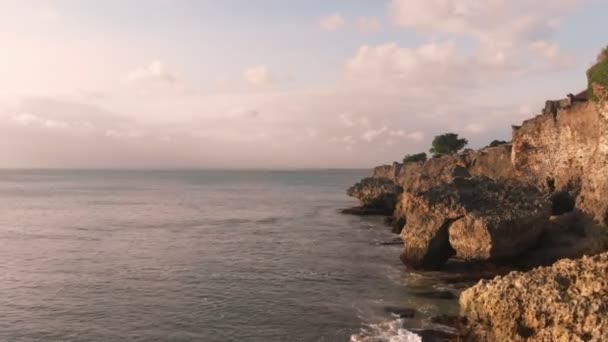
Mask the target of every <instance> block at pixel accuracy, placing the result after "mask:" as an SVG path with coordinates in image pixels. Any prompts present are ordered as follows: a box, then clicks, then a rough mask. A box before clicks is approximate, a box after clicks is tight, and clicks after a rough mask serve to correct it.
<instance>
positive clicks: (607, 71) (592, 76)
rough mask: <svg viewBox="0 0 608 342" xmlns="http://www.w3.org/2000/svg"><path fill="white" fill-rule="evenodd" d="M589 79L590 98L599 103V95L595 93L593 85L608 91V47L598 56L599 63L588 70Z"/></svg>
mask: <svg viewBox="0 0 608 342" xmlns="http://www.w3.org/2000/svg"><path fill="white" fill-rule="evenodd" d="M587 79H588V80H589V88H588V92H589V98H590V99H592V100H593V101H597V100H598V98H597V95H596V94H594V92H593V86H592V85H593V84H594V83H596V84H599V85H601V86H603V87H605V88H607V89H608V46H607V47H605V48H603V49H602V51H601V52H600V54H599V55H598V56H597V61H596V63H595V65H594V66H592V67H591V68H590V69H589V70H587Z"/></svg>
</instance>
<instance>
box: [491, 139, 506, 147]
mask: <svg viewBox="0 0 608 342" xmlns="http://www.w3.org/2000/svg"><path fill="white" fill-rule="evenodd" d="M506 143H507V142H506V141H504V140H492V142H491V143H490V145H488V147H496V146H500V145H504V144H506Z"/></svg>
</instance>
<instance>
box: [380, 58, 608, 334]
mask: <svg viewBox="0 0 608 342" xmlns="http://www.w3.org/2000/svg"><path fill="white" fill-rule="evenodd" d="M607 69H608V68H607ZM604 76H605V78H606V79H607V80H608V75H604ZM604 76H603V77H604ZM607 84H608V81H607ZM591 89H592V90H593V97H592V98H593V101H589V102H587V100H586V97H585V99H583V100H580V101H578V100H577V101H574V100H576V97H569V98H568V99H567V100H558V101H548V102H547V106H546V108H545V110H544V111H543V113H542V114H540V115H538V116H536V117H534V118H532V119H530V120H526V121H525V122H523V123H522V125H521V126H514V128H513V137H512V142H511V143H510V144H504V145H500V146H497V147H491V148H484V149H480V150H478V151H467V152H463V153H460V154H457V155H451V156H444V157H440V158H432V159H430V160H427V161H426V162H411V163H405V164H400V163H394V164H393V165H385V166H382V167H378V168H376V169H374V171H373V173H372V178H375V179H382V180H383V181H384V182H392V183H394V184H395V185H396V186H398V188H399V189H402V190H403V193H402V194H400V195H399V196H398V198H397V201H396V203H395V210H394V212H393V222H397V223H398V224H401V225H404V227H403V230H402V232H401V238H402V240H403V243H404V247H405V248H404V252H403V254H402V255H401V259H402V261H403V262H404V264H406V265H407V266H409V267H412V268H416V269H439V268H441V267H442V266H443V265H444V263H446V261H447V260H448V259H449V258H458V259H461V260H462V261H464V262H465V263H466V262H469V261H472V262H476V263H479V262H480V261H481V262H482V263H485V262H488V261H489V262H494V261H500V263H501V265H506V266H507V268H510V269H521V268H524V269H532V268H534V267H537V266H539V265H551V264H553V263H554V262H556V261H557V260H559V259H563V258H581V257H583V255H597V256H596V257H592V258H591V257H587V258H583V259H580V260H563V261H559V262H557V263H555V264H554V265H553V266H550V267H541V268H537V269H535V270H533V271H531V272H528V273H520V272H514V273H511V274H509V275H507V276H505V277H502V278H501V277H498V278H496V279H494V280H492V281H490V282H480V283H479V284H478V285H476V286H475V287H473V288H471V289H470V290H468V291H466V292H464V293H463V295H462V296H461V298H460V303H461V308H462V315H463V316H465V317H466V318H467V319H468V322H469V324H468V332H467V336H468V338H469V339H470V340H473V341H525V340H533V341H608V307H606V305H605V298H606V296H608V282H606V281H605V279H604V278H605V277H606V274H608V253H606V254H600V253H603V252H606V251H607V250H608V229H607V225H608V200H606V196H607V195H608V90H607V89H606V88H605V87H602V86H599V85H598V84H597V83H593V84H591ZM392 204H393V202H391V205H392Z"/></svg>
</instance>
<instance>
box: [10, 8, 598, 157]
mask: <svg viewBox="0 0 608 342" xmlns="http://www.w3.org/2000/svg"><path fill="white" fill-rule="evenodd" d="M605 13H608V2H607V1H603V0H552V1H531V0H377V1H370V0H348V1H347V0H290V1H284V0H222V1H216V0H103V1H102V0H87V1H81V0H57V1H51V0H47V1H42V0H40V1H37V0H27V1H25V0H0V130H1V131H0V132H1V134H0V168H135V169H140V168H169V169H175V168H213V169H217V168H236V169H253V168H256V169H257V168H260V169H276V168H279V169H300V168H369V167H372V166H375V165H380V164H386V163H391V162H392V161H394V160H401V159H402V158H403V156H404V155H405V154H409V153H416V152H420V151H428V149H429V146H430V143H431V141H432V139H433V137H434V136H435V135H438V134H441V133H446V132H455V133H458V134H460V135H461V136H463V137H465V138H467V139H468V140H469V142H470V144H469V145H470V147H472V148H478V147H482V146H485V145H487V144H488V143H489V142H490V141H492V140H494V139H500V140H510V136H511V125H513V124H520V123H521V122H522V121H523V120H525V119H527V118H531V117H533V116H534V115H537V114H538V113H540V109H541V108H542V106H543V104H544V102H545V100H546V99H556V98H562V97H565V95H566V94H568V93H575V92H578V91H580V90H582V89H584V87H585V86H586V78H585V70H586V69H587V68H588V67H589V66H590V65H591V63H592V62H593V61H594V59H595V56H596V54H597V53H598V52H599V50H600V49H601V47H603V46H606V44H608V39H607V38H606V37H605V34H604V33H605V32H608V21H606V20H605Z"/></svg>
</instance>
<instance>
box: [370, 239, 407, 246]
mask: <svg viewBox="0 0 608 342" xmlns="http://www.w3.org/2000/svg"><path fill="white" fill-rule="evenodd" d="M376 245H378V246H400V245H403V241H402V240H401V238H394V239H393V240H390V241H380V242H378V243H376Z"/></svg>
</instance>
